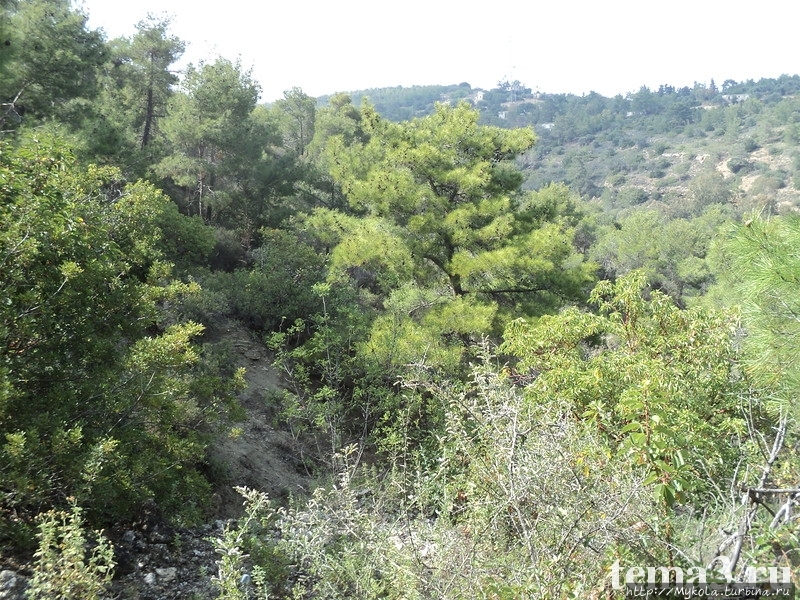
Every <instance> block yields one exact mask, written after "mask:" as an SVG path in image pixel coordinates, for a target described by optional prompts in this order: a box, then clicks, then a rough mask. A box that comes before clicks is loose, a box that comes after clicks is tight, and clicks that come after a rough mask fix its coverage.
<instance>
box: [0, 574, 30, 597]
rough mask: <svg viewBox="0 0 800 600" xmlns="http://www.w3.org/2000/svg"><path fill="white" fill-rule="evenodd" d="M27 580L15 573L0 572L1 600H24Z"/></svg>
mask: <svg viewBox="0 0 800 600" xmlns="http://www.w3.org/2000/svg"><path fill="white" fill-rule="evenodd" d="M26 584H27V581H26V579H25V578H24V577H23V576H22V575H19V574H17V573H15V572H14V571H9V570H7V569H6V570H3V571H0V600H23V598H24V597H25V595H24V594H25V587H26Z"/></svg>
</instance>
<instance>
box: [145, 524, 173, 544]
mask: <svg viewBox="0 0 800 600" xmlns="http://www.w3.org/2000/svg"><path fill="white" fill-rule="evenodd" d="M147 537H148V538H149V539H150V543H151V544H169V543H170V542H171V541H172V540H173V539H175V532H174V531H173V530H172V528H171V527H169V526H168V525H165V524H164V523H156V524H155V525H153V527H152V528H151V529H150V533H149V535H148V536H147Z"/></svg>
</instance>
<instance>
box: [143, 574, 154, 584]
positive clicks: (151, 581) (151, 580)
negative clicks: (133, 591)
mask: <svg viewBox="0 0 800 600" xmlns="http://www.w3.org/2000/svg"><path fill="white" fill-rule="evenodd" d="M144 582H145V583H146V584H147V585H155V584H156V574H155V573H148V574H147V575H145V576H144Z"/></svg>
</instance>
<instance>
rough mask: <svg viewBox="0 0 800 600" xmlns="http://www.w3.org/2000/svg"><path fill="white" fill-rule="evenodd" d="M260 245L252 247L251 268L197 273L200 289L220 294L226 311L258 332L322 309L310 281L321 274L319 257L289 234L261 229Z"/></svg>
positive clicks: (207, 293)
mask: <svg viewBox="0 0 800 600" xmlns="http://www.w3.org/2000/svg"><path fill="white" fill-rule="evenodd" d="M261 238H262V245H261V246H260V247H259V248H256V249H255V250H253V251H252V252H251V258H252V263H253V264H252V266H251V268H250V269H247V270H245V269H239V270H236V271H234V272H233V273H225V272H215V273H208V274H206V275H198V277H199V279H200V281H201V283H202V285H203V288H204V291H203V292H201V295H202V294H206V296H208V295H221V296H223V297H224V298H225V304H226V305H227V306H226V308H225V310H224V311H223V312H230V313H231V314H232V315H233V316H235V317H236V318H238V319H241V320H242V321H243V322H244V323H245V324H247V325H248V326H250V327H251V328H253V329H256V330H260V331H273V330H276V329H278V328H279V327H280V326H281V324H282V323H283V322H288V323H293V322H294V321H295V320H296V319H304V318H307V317H308V316H309V315H311V314H314V313H316V312H317V311H318V310H319V309H320V305H321V302H320V300H319V298H318V297H317V296H316V295H315V294H314V293H313V291H312V288H313V286H314V284H316V283H318V282H319V281H320V280H321V279H322V278H323V276H324V274H323V259H322V257H321V256H320V255H318V254H317V253H316V252H315V251H314V250H313V248H311V247H310V246H308V245H307V244H304V243H303V242H302V241H301V240H300V239H298V237H297V236H295V235H294V234H292V233H289V232H286V231H281V230H278V229H263V230H262V231H261Z"/></svg>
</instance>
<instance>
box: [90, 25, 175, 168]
mask: <svg viewBox="0 0 800 600" xmlns="http://www.w3.org/2000/svg"><path fill="white" fill-rule="evenodd" d="M169 26H170V22H169V20H168V19H156V18H155V17H153V16H152V15H150V16H149V17H148V18H147V19H146V20H144V21H141V22H139V23H138V24H137V25H136V29H137V33H136V34H135V35H134V36H133V37H132V38H121V39H117V40H113V41H112V42H111V43H110V44H109V45H110V47H111V52H110V54H111V56H110V57H109V60H108V62H107V64H106V68H105V70H104V76H103V77H102V78H101V80H100V84H101V92H100V96H99V98H98V101H97V108H96V111H97V113H98V114H97V116H96V118H95V119H94V120H93V121H92V122H91V123H90V124H88V126H87V127H86V128H85V129H86V131H85V132H84V133H85V134H86V135H87V136H88V139H87V140H86V144H87V146H88V147H87V148H86V152H87V154H88V155H89V156H90V157H91V159H92V160H95V161H98V162H102V163H107V162H110V161H112V160H113V161H114V162H115V164H117V165H118V166H120V167H121V168H123V170H124V171H125V173H126V175H128V176H131V175H136V176H142V175H144V174H145V172H146V171H147V170H148V168H149V167H150V166H152V165H153V164H154V163H155V162H157V161H158V160H159V159H160V158H161V156H162V155H163V152H164V150H165V148H164V139H163V135H162V132H161V130H160V122H161V120H162V119H163V118H164V116H165V115H166V111H167V105H168V103H169V100H170V98H171V97H172V96H173V94H174V88H175V87H176V85H177V83H178V77H177V75H176V74H175V72H174V71H173V70H171V66H172V65H173V64H174V63H175V62H176V61H177V60H178V59H179V58H180V57H181V55H182V54H183V51H184V48H185V44H184V42H183V41H181V40H179V39H178V38H177V37H175V36H173V35H170V34H169Z"/></svg>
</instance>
